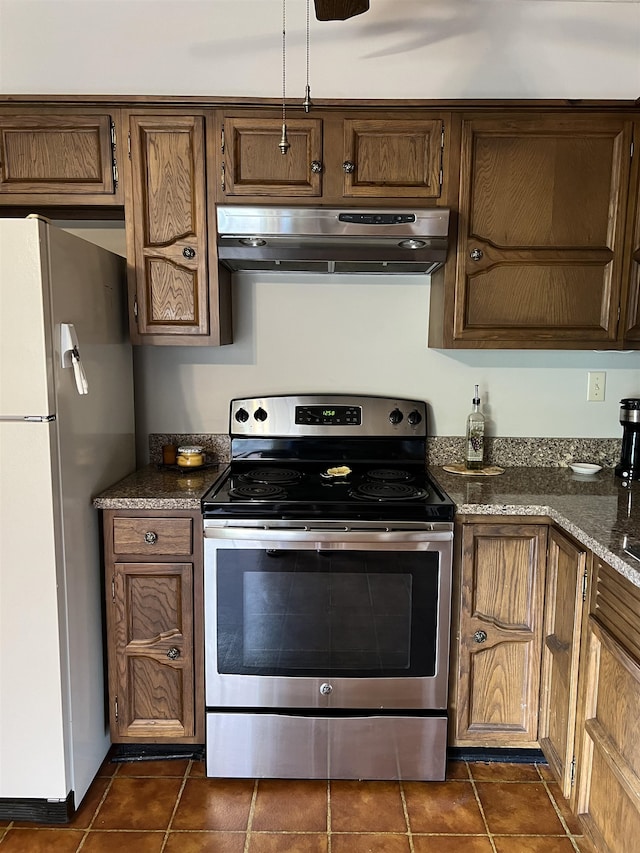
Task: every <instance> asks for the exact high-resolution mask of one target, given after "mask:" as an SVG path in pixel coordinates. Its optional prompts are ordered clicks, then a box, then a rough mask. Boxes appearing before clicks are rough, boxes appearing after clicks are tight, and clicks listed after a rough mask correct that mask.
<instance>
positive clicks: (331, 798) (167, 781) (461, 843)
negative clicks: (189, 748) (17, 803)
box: [0, 759, 593, 853]
mask: <svg viewBox="0 0 640 853" xmlns="http://www.w3.org/2000/svg"><path fill="white" fill-rule="evenodd" d="M116 850H117V851H126V853H129V851H132V853H280V851H286V853H593V851H592V848H591V847H590V846H589V844H588V843H587V841H586V839H584V838H583V836H582V833H581V829H580V826H579V824H578V822H577V821H576V820H575V818H574V817H573V816H572V815H571V813H570V811H569V809H568V807H567V804H566V801H565V800H564V799H563V798H562V796H561V794H560V790H559V788H558V785H557V784H556V783H555V782H553V781H552V777H551V775H550V773H549V771H548V768H547V767H546V766H545V765H540V764H487V763H478V762H474V763H467V762H464V761H456V762H450V764H449V766H448V772H447V780H446V781H445V782H402V783H400V782H351V781H332V782H324V781H322V782H317V781H298V780H293V781H287V780H277V779H264V780H260V781H253V780H245V779H207V778H205V775H204V764H203V763H202V762H200V761H191V760H188V759H184V760H183V759H179V760H154V761H136V762H131V763H118V764H116V763H111V762H108V763H105V765H104V767H103V768H102V770H101V771H100V773H99V774H98V776H97V777H96V779H95V781H94V783H93V785H92V786H91V788H90V789H89V792H88V793H87V796H86V798H85V800H84V802H83V803H82V804H81V807H80V809H79V811H78V813H77V814H76V816H75V818H74V820H73V821H72V822H71V823H70V824H67V825H65V826H58V827H53V826H43V825H35V824H28V823H18V822H17V821H14V822H9V823H7V822H5V823H0V853H76V851H82V853H112V851H116Z"/></svg>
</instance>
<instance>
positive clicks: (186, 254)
mask: <svg viewBox="0 0 640 853" xmlns="http://www.w3.org/2000/svg"><path fill="white" fill-rule="evenodd" d="M195 256H196V250H195V249H192V248H191V246H185V247H184V249H183V250H182V257H183V258H186V259H187V260H188V261H192V260H193V259H194V258H195Z"/></svg>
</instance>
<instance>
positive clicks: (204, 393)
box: [58, 7, 640, 464]
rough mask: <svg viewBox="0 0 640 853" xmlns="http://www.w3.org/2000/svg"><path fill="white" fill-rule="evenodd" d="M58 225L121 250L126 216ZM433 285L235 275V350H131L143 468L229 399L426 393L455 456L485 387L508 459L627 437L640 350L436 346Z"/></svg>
mask: <svg viewBox="0 0 640 853" xmlns="http://www.w3.org/2000/svg"><path fill="white" fill-rule="evenodd" d="M639 8H640V7H639ZM58 224H61V225H63V226H64V227H66V228H68V230H70V231H73V232H74V233H76V234H80V235H82V236H84V237H86V238H87V239H91V240H93V241H94V242H97V243H99V244H100V245H103V246H106V247H107V248H109V249H111V250H112V251H119V252H120V253H121V254H124V253H125V242H124V231H123V226H122V224H121V223H108V224H105V223H97V222H94V223H82V224H80V223H77V222H76V223H70V222H64V223H60V222H59V223H58ZM429 287H430V283H429V279H428V277H425V276H415V277H409V276H404V277H397V278H392V279H388V278H386V277H384V276H373V277H371V278H369V279H368V278H367V277H365V276H353V277H344V276H342V277H334V276H311V275H307V276H302V277H301V278H300V279H299V280H298V279H297V278H296V279H294V280H293V281H292V280H291V278H290V277H289V278H287V280H286V281H283V280H279V279H278V278H277V276H275V275H273V274H271V275H265V274H263V275H262V276H260V275H258V274H253V275H248V274H238V275H236V276H235V277H234V279H233V309H234V343H233V344H231V345H229V346H224V347H217V348H215V347H152V346H146V347H135V349H134V363H135V385H136V424H137V432H138V448H137V451H138V458H139V460H140V462H141V463H142V462H145V461H146V460H147V458H148V453H149V448H148V436H149V434H152V433H153V434H155V433H171V434H179V435H181V434H185V435H191V434H199V435H200V434H204V435H226V434H227V433H228V430H229V401H230V400H231V399H232V398H234V397H243V396H247V397H253V396H259V395H263V394H265V395H266V394H303V393H346V394H382V395H385V396H394V395H398V396H399V397H406V398H409V399H418V400H425V401H426V402H427V404H428V416H429V422H428V427H427V432H428V434H429V436H431V437H436V438H438V439H442V440H441V441H439V443H438V446H439V447H440V446H442V444H443V442H444V449H443V450H442V452H440V449H438V456H437V458H438V459H442V458H445V457H446V458H447V459H448V461H451V458H449V457H451V456H452V455H453V452H450V451H449V450H448V448H447V442H449V441H453V444H454V445H457V439H458V437H460V439H461V437H462V436H463V434H464V430H465V422H466V417H467V414H468V413H469V411H470V409H471V399H472V397H473V386H474V384H476V383H479V385H480V395H481V398H482V410H483V412H484V414H485V417H486V419H487V435H488V436H489V438H490V439H493V438H495V437H496V436H511V437H513V438H519V439H521V440H523V441H524V442H525V443H524V445H522V449H521V450H518V451H517V452H516V451H515V450H512V449H511V447H510V448H509V449H508V450H507V452H506V458H511V456H513V455H514V454H515V456H516V458H524V459H529V458H536V454H538V453H539V452H540V449H539V439H540V438H545V439H553V440H554V441H555V440H562V441H565V440H568V442H569V445H571V444H572V443H573V442H575V440H576V437H579V438H581V439H620V440H621V438H622V428H621V426H620V423H619V412H620V399H621V398H622V397H633V396H640V352H628V353H620V352H590V351H587V352H572V351H547V352H544V351H542V352H536V351H523V350H508V351H504V350H503V351H499V350H494V351H492V350H486V351H476V350H460V351H444V350H436V349H430V348H428V347H427V327H428V320H429ZM590 370H599V371H604V372H605V373H606V382H605V400H604V402H598V403H590V402H587V399H586V397H587V374H588V372H589V371H590ZM532 436H533V437H535V438H534V439H533V440H532V439H531V437H532ZM447 437H452V438H447ZM505 440H506V439H503V438H500V440H499V441H498V439H496V443H495V449H494V443H493V442H489V444H488V446H490V447H491V453H492V454H494V455H495V460H494V461H495V462H496V464H509V463H508V462H507V463H505V462H502V461H499V460H502V459H503V458H505V453H503V444H502V442H504V441H505ZM510 441H511V439H510ZM529 441H532V444H531V445H529V444H527V442H529ZM456 452H457V455H458V459H459V460H461V459H462V452H461V451H456ZM572 452H573V451H572V450H563V451H562V452H561V453H560V452H559V451H556V450H552V453H551V456H552V457H553V458H556V459H560V458H565V457H566V455H567V453H572ZM578 456H579V457H580V458H581V459H582V460H583V461H584V459H585V458H586V455H585V453H583V452H582V451H580V452H579V453H578ZM545 458H546V457H545ZM549 458H551V457H549ZM607 458H610V457H609V456H607ZM551 464H554V463H551Z"/></svg>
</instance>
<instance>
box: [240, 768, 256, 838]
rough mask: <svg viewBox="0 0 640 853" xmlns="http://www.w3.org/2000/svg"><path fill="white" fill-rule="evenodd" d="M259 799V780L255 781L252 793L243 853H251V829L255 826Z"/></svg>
mask: <svg viewBox="0 0 640 853" xmlns="http://www.w3.org/2000/svg"><path fill="white" fill-rule="evenodd" d="M257 799H258V779H255V780H254V783H253V791H252V793H251V804H250V806H249V815H248V817H247V826H246V829H245V836H244V848H243V853H249V844H250V843H251V827H252V826H253V816H254V814H255V811H256V800H257Z"/></svg>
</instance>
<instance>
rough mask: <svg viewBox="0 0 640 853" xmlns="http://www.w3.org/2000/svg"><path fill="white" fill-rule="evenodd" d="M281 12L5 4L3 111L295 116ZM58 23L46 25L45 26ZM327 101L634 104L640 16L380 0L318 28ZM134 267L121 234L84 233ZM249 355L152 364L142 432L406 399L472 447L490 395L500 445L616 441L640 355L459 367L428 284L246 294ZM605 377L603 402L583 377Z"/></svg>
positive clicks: (39, 1)
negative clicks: (126, 104) (224, 109)
mask: <svg viewBox="0 0 640 853" xmlns="http://www.w3.org/2000/svg"><path fill="white" fill-rule="evenodd" d="M281 16H282V5H281V2H280V0H0V92H3V93H16V94H17V93H54V94H56V93H57V94H61V93H105V94H109V93H112V94H118V93H123V94H136V93H140V94H156V93H158V94H185V95H189V94H195V95H197V94H211V95H216V94H217V95H230V96H231V95H255V96H264V97H276V98H277V97H279V96H280V94H281V64H280V63H281V55H280V48H281V27H282V24H281V21H282V18H281ZM287 19H288V24H287V34H288V35H287V44H288V62H287V77H288V81H289V82H288V87H287V93H288V95H289V96H290V97H296V96H297V93H299V95H300V98H302V95H303V92H304V84H305V61H304V22H305V2H304V0H287ZM45 22H46V23H45ZM311 23H312V28H311V92H312V97H316V98H321V97H331V98H341V97H345V98H367V97H380V98H392V97H404V98H411V97H417V98H484V97H508V98H538V97H540V98H567V97H571V98H579V97H585V98H624V99H627V98H636V97H638V95H640V2H638V0H631V2H616V0H608V1H607V2H588V0H587V1H586V2H556V0H502V2H498V1H497V0H371V9H370V10H369V11H368V12H367V13H366V14H364V15H361V16H359V17H358V18H354V19H352V20H350V21H343V22H331V23H328V22H327V23H322V22H318V21H315V20H314V19H313V18H312V22H311ZM85 233H86V234H87V235H90V236H92V238H93V239H95V240H96V242H103V243H105V241H106V244H108V245H109V247H110V248H116V249H118V246H120V251H122V252H124V239H123V236H122V232H121V230H120V229H119V228H115V229H113V228H108V227H106V226H100V227H97V226H96V227H95V228H90V229H87V230H85ZM234 297H235V299H234V301H235V309H236V318H235V327H236V328H235V341H236V342H235V343H234V344H233V345H231V346H229V347H222V348H220V349H213V348H211V349H208V348H205V349H200V348H195V347H194V348H182V347H176V348H171V347H167V348H139V349H138V352H137V357H136V365H137V393H138V413H139V429H140V430H141V431H142V432H143V433H144V432H173V431H176V432H182V431H185V432H201V431H202V432H226V431H227V427H228V424H227V410H228V402H229V399H230V398H231V397H235V396H241V395H244V394H259V393H276V392H292V393H295V392H305V391H308V392H314V391H330V390H335V391H351V392H367V393H380V394H398V395H405V396H408V397H417V398H420V399H425V400H427V401H428V402H429V403H430V404H431V408H432V413H433V422H432V425H431V432H432V433H433V434H437V435H456V434H461V433H462V432H463V427H464V419H465V417H466V414H467V410H468V408H469V404H470V399H471V395H472V391H473V385H474V383H476V382H477V383H479V384H480V385H481V387H482V390H483V403H484V404H485V407H486V409H487V411H488V413H489V415H490V418H491V423H490V431H491V432H492V433H493V434H496V435H504V436H508V435H512V436H583V437H603V438H604V437H619V436H620V435H621V428H620V425H619V423H618V412H619V400H620V398H621V397H623V396H636V395H640V353H631V354H621V353H596V352H564V351H563V352H560V351H557V352H556V351H554V352H527V351H515V352H514V351H494V352H484V351H483V352H480V351H478V352H476V351H460V352H447V351H437V350H432V349H428V348H427V347H426V329H427V324H428V305H429V284H428V282H425V281H416V280H414V279H408V278H405V279H399V278H394V279H391V280H387V281H377V282H374V283H365V284H363V283H361V282H360V281H356V280H354V279H341V280H337V279H331V280H328V279H326V278H325V279H318V278H305V279H304V280H303V281H300V282H297V283H291V279H287V280H286V281H281V282H278V281H277V280H276V281H274V280H273V278H271V277H267V276H263V277H259V276H237V277H236V281H235V285H234ZM589 370H605V371H606V372H607V386H606V399H605V402H604V403H587V402H586V383H587V371H589Z"/></svg>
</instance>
